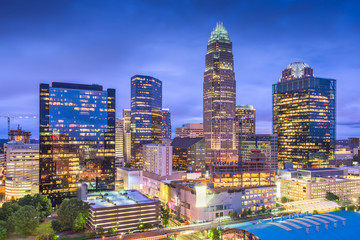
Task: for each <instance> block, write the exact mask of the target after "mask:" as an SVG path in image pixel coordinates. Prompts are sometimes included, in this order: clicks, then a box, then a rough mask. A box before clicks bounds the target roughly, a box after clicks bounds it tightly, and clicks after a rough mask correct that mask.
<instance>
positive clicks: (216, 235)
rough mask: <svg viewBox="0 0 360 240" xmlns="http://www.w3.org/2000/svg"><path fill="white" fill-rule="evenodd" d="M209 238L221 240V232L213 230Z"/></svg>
mask: <svg viewBox="0 0 360 240" xmlns="http://www.w3.org/2000/svg"><path fill="white" fill-rule="evenodd" d="M208 237H209V239H210V240H219V239H220V232H219V230H217V229H216V228H211V229H210V230H209V234H208Z"/></svg>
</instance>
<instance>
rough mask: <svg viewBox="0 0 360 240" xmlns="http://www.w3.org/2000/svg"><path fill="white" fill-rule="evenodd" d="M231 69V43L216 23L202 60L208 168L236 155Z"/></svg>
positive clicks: (234, 88)
mask: <svg viewBox="0 0 360 240" xmlns="http://www.w3.org/2000/svg"><path fill="white" fill-rule="evenodd" d="M233 66H234V57H233V54H232V43H231V41H230V38H229V35H228V32H227V31H226V29H225V28H224V26H223V24H222V23H221V22H218V23H217V24H216V27H215V28H214V30H213V31H212V32H211V36H210V39H209V41H208V45H207V54H206V57H205V73H204V92H203V108H204V109H203V110H204V112H203V114H204V137H205V149H206V150H205V151H206V163H207V164H210V163H214V162H221V161H224V160H226V159H227V158H229V157H230V156H232V155H234V154H237V150H236V146H235V123H234V119H235V96H236V92H235V91H236V86H235V85H236V83H235V73H234V70H233Z"/></svg>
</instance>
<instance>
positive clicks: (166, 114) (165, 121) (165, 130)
mask: <svg viewBox="0 0 360 240" xmlns="http://www.w3.org/2000/svg"><path fill="white" fill-rule="evenodd" d="M161 112H162V138H163V139H171V113H170V109H168V108H163V109H162V111H161Z"/></svg>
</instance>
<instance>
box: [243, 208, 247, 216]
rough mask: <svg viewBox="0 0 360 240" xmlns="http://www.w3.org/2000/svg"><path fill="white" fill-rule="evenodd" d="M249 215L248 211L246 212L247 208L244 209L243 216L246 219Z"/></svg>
mask: <svg viewBox="0 0 360 240" xmlns="http://www.w3.org/2000/svg"><path fill="white" fill-rule="evenodd" d="M247 214H248V213H247V210H246V208H244V210H243V211H242V216H243V217H246V216H247Z"/></svg>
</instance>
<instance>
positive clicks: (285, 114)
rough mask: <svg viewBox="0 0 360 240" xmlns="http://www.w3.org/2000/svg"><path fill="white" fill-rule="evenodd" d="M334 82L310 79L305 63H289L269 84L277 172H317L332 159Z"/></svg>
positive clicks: (333, 147)
mask: <svg viewBox="0 0 360 240" xmlns="http://www.w3.org/2000/svg"><path fill="white" fill-rule="evenodd" d="M335 105H336V80H334V79H325V78H318V77H314V75H313V70H312V69H311V68H310V67H309V66H308V65H307V64H305V63H300V62H296V63H292V64H290V65H288V66H287V68H286V69H285V70H284V71H283V73H282V77H281V79H280V80H279V82H278V83H276V84H273V132H274V133H275V134H277V135H278V162H279V168H280V169H281V168H284V164H285V163H287V162H290V163H293V165H294V167H295V168H320V167H325V166H327V165H328V162H329V160H332V159H334V157H335V153H334V151H335V122H336V121H335V116H336V114H335Z"/></svg>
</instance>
